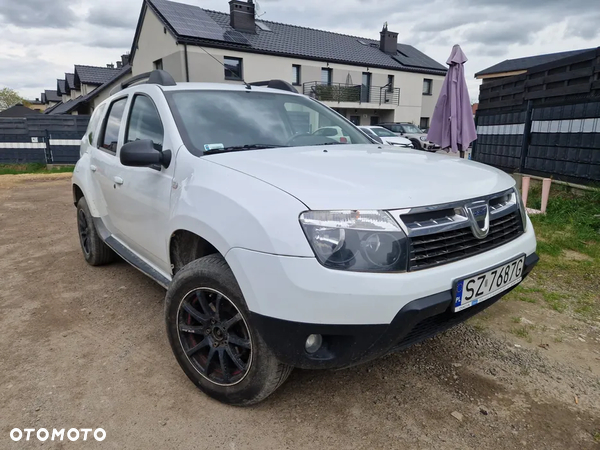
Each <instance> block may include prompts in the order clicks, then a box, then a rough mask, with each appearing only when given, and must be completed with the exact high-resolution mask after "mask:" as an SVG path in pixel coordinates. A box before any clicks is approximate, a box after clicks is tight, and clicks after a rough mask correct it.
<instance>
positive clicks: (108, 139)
mask: <svg viewBox="0 0 600 450" xmlns="http://www.w3.org/2000/svg"><path fill="white" fill-rule="evenodd" d="M126 104H127V97H125V98H122V99H119V100H117V101H116V102H114V103H113V104H112V105H110V111H109V112H108V116H107V118H106V120H105V122H104V131H103V133H102V139H101V141H100V147H102V148H103V149H105V150H108V151H109V152H112V153H116V152H117V143H118V141H119V130H120V129H121V120H122V119H123V112H124V111H125V105H126Z"/></svg>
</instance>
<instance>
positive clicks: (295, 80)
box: [292, 64, 301, 86]
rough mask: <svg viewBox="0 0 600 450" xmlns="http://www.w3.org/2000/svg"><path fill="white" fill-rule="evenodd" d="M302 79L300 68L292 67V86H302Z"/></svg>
mask: <svg viewBox="0 0 600 450" xmlns="http://www.w3.org/2000/svg"><path fill="white" fill-rule="evenodd" d="M300 80H301V78H300V66H298V65H296V64H294V65H292V84H294V85H296V86H299V85H300V84H301V81H300Z"/></svg>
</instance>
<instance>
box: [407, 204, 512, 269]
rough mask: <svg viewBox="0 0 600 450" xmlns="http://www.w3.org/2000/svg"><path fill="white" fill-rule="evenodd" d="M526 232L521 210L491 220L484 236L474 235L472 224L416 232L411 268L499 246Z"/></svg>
mask: <svg viewBox="0 0 600 450" xmlns="http://www.w3.org/2000/svg"><path fill="white" fill-rule="evenodd" d="M522 232H523V228H522V224H521V217H520V215H519V212H518V211H515V212H512V213H510V214H507V215H505V216H502V217H499V218H497V219H492V220H491V221H490V231H489V233H488V235H487V237H485V238H484V239H477V238H476V237H475V236H473V232H472V231H471V228H470V227H468V226H467V227H464V228H459V229H456V230H451V231H445V232H441V233H435V234H428V235H424V236H415V237H412V238H411V239H410V259H409V263H408V270H411V271H414V270H422V269H427V268H429V267H434V266H439V265H442V264H448V263H451V262H453V261H458V260H459V259H464V258H468V257H469V256H473V255H477V254H479V253H482V252H485V251H488V250H491V249H493V248H496V247H499V246H500V245H503V244H505V243H507V242H509V241H512V240H513V239H515V238H517V237H518V236H519V235H521V233H522Z"/></svg>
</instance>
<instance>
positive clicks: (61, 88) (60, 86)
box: [56, 80, 67, 95]
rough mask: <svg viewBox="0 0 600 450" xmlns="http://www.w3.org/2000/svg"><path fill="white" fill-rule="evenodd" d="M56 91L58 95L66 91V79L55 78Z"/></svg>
mask: <svg viewBox="0 0 600 450" xmlns="http://www.w3.org/2000/svg"><path fill="white" fill-rule="evenodd" d="M56 93H57V94H58V95H63V94H66V93H67V87H66V81H65V80H56Z"/></svg>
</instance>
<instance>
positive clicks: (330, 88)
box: [302, 81, 400, 105]
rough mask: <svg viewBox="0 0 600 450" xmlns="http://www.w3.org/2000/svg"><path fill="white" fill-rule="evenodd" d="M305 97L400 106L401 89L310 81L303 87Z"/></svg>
mask: <svg viewBox="0 0 600 450" xmlns="http://www.w3.org/2000/svg"><path fill="white" fill-rule="evenodd" d="M302 87H303V93H304V95H308V96H310V97H313V98H315V99H317V100H319V101H322V102H337V103H341V102H348V103H371V104H373V103H374V104H379V105H399V104H400V88H393V87H390V86H363V85H360V84H358V85H348V84H344V83H331V84H325V83H322V82H320V81H309V82H306V83H304V84H303V85H302Z"/></svg>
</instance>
